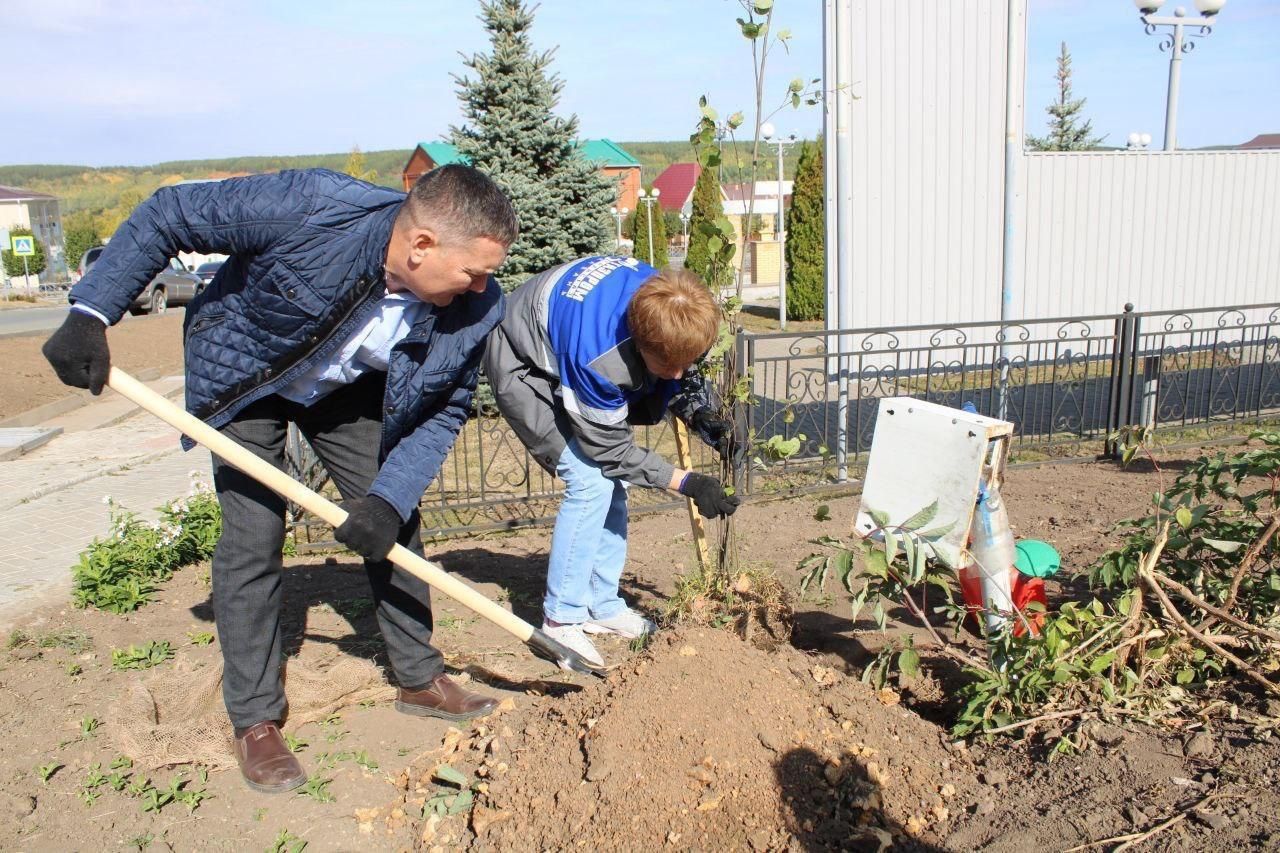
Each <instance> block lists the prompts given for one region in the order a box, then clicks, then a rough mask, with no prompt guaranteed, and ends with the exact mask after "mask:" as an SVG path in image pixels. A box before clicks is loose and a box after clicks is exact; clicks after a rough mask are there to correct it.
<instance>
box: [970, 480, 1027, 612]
mask: <svg viewBox="0 0 1280 853" xmlns="http://www.w3.org/2000/svg"><path fill="white" fill-rule="evenodd" d="M969 539H970V542H969V551H970V553H971V554H972V555H973V560H974V563H975V564H976V568H977V572H978V579H979V586H980V588H981V590H982V604H983V607H984V609H985V611H986V620H987V630H988V631H996V630H999V629H1000V628H1001V627H1003V626H1004V625H1005V624H1006V622H1007V621H1008V616H1007V614H1010V613H1012V612H1013V565H1014V561H1015V560H1016V559H1017V546H1016V544H1015V543H1014V540H1013V531H1012V530H1010V529H1009V514H1008V512H1007V511H1006V510H1005V506H1004V500H1003V498H1002V497H1001V495H1000V487H999V486H998V485H996V484H995V483H988V484H986V488H985V489H984V490H983V492H982V494H981V497H979V499H978V506H977V509H976V511H975V512H974V514H973V523H972V525H971V526H970V529H969Z"/></svg>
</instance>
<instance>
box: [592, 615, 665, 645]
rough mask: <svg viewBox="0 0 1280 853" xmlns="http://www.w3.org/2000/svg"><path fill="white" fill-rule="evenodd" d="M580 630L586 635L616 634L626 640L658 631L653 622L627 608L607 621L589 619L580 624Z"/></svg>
mask: <svg viewBox="0 0 1280 853" xmlns="http://www.w3.org/2000/svg"><path fill="white" fill-rule="evenodd" d="M582 630H583V631H585V632H586V633H588V634H617V635H619V636H621V637H626V638H627V639H628V640H631V639H634V638H636V637H639V636H641V635H643V634H652V633H654V632H655V631H657V630H658V626H657V625H655V624H654V623H653V620H651V619H646V618H645V617H644V616H642V615H640V614H639V613H637V612H636V611H634V610H632V609H631V608H630V607H628V608H627V609H626V610H623V611H622V612H621V613H618V614H617V615H615V616H610V617H609V618H608V619H589V620H587V621H586V622H584V623H582Z"/></svg>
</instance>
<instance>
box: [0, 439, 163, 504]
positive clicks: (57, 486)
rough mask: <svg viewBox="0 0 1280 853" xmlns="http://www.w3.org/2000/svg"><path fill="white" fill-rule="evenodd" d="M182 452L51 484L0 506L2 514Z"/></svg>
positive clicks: (140, 459) (156, 454)
mask: <svg viewBox="0 0 1280 853" xmlns="http://www.w3.org/2000/svg"><path fill="white" fill-rule="evenodd" d="M182 452H183V450H182V448H181V447H171V448H168V449H167V450H157V451H154V452H152V453H148V454H147V455H146V456H135V457H134V458H132V459H126V460H124V461H123V462H119V463H117V464H115V465H112V466H111V467H109V468H103V469H102V470H100V471H92V472H90V473H88V474H81V475H79V476H76V477H71V478H68V479H66V480H62V481H61V482H57V483H50V484H48V485H46V486H41V487H40V488H38V489H36V490H35V491H33V492H31V493H30V494H27V495H23V496H22V497H21V498H19V499H18V500H16V501H14V502H13V503H10V504H7V505H5V506H0V512H3V511H4V510H8V509H13V508H14V507H15V506H21V505H22V504H25V503H30V502H31V501H34V500H37V499H39V498H42V497H44V496H45V495H51V494H53V493H54V492H60V491H62V490H63V489H69V488H71V487H72V486H78V485H80V484H81V483H87V482H89V481H90V480H96V479H97V478H99V477H109V476H111V475H112V474H118V473H119V472H121V471H123V470H125V469H126V468H132V467H134V466H136V465H146V464H147V463H148V462H154V461H155V460H157V459H163V458H164V457H166V456H168V455H170V454H172V453H182Z"/></svg>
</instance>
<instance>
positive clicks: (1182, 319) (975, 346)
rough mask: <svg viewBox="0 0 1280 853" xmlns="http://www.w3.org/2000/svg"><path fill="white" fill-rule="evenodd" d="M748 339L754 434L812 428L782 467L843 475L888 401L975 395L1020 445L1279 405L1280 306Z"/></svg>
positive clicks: (1252, 413)
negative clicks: (1004, 422)
mask: <svg viewBox="0 0 1280 853" xmlns="http://www.w3.org/2000/svg"><path fill="white" fill-rule="evenodd" d="M740 346H741V348H742V349H741V353H742V357H741V363H742V364H743V365H744V366H745V367H746V368H747V370H748V371H749V372H750V375H751V377H752V390H753V395H754V397H755V398H756V400H757V402H756V404H755V405H753V406H752V407H751V408H750V411H749V425H750V427H751V429H752V430H753V431H754V433H755V435H756V436H757V437H758V438H760V437H768V436H772V435H781V436H783V437H784V438H786V439H793V438H799V437H801V436H803V439H802V442H801V452H800V453H798V454H796V455H795V456H793V457H791V458H790V459H788V460H786V461H785V462H783V463H782V467H783V468H784V469H785V468H787V467H793V468H802V469H814V468H816V469H818V470H820V471H821V472H822V473H823V475H824V476H827V477H829V478H833V479H837V480H839V479H844V478H846V477H848V476H849V475H850V474H849V472H850V471H851V470H856V468H857V467H858V466H859V464H860V463H862V462H864V461H865V459H864V457H865V454H866V452H867V451H868V450H870V447H871V437H872V434H873V432H874V430H875V418H876V410H877V407H878V404H879V400H880V398H881V397H890V396H912V397H918V398H920V399H924V400H929V401H931V402H935V403H940V404H942V405H946V406H954V407H959V406H961V405H963V404H964V403H966V402H969V403H972V404H973V405H974V406H976V407H977V409H978V411H979V412H981V413H983V414H985V415H990V416H993V417H996V416H1003V417H1004V418H1005V419H1006V420H1009V421H1011V422H1013V424H1014V426H1015V430H1016V439H1015V441H1016V443H1017V445H1019V446H1023V447H1036V446H1048V445H1053V444H1059V443H1064V442H1078V441H1081V440H1089V439H1100V438H1106V437H1107V436H1108V435H1110V434H1111V433H1112V432H1114V431H1115V430H1117V429H1119V428H1120V427H1121V426H1125V425H1130V424H1142V425H1148V424H1149V425H1151V426H1152V427H1154V428H1155V429H1157V430H1159V429H1166V428H1173V427H1187V426H1193V425H1198V424H1209V423H1214V422H1221V421H1233V420H1234V421H1239V420H1246V419H1255V418H1258V417H1261V416H1263V415H1265V414H1266V413H1268V412H1274V411H1276V410H1280V303H1267V304H1262V305H1247V306H1236V307H1227V308H1205V309H1190V310H1186V311H1174V312H1134V311H1133V310H1132V306H1126V310H1125V311H1124V312H1123V313H1120V314H1105V315H1097V316H1091V317H1057V318H1050V319H1044V320H1027V321H1022V322H1018V323H1009V324H1000V323H959V324H954V325H948V326H908V327H899V328H868V329H849V330H835V331H817V332H809V333H802V334H789V333H788V334H768V335H752V336H747V337H745V338H744V339H743V340H742V341H741V342H740ZM750 489H751V483H748V490H750Z"/></svg>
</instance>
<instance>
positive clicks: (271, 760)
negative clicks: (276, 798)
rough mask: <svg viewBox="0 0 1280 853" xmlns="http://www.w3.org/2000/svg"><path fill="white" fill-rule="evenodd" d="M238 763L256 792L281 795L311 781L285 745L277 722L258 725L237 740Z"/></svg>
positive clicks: (254, 725) (243, 732)
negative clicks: (308, 780)
mask: <svg viewBox="0 0 1280 853" xmlns="http://www.w3.org/2000/svg"><path fill="white" fill-rule="evenodd" d="M235 753H236V761H238V762H239V763H240V772H241V773H243V774H244V781H245V782H247V783H248V785H249V787H250V788H252V789H253V790H255V791H262V792H263V793H264V794H279V793H282V792H284V791H290V790H293V789H294V788H296V787H298V786H299V785H301V784H302V783H303V782H305V781H307V773H306V771H305V770H303V769H302V765H301V764H299V763H298V759H297V758H296V757H294V754H293V753H292V752H290V751H289V747H288V746H286V745H285V742H284V735H282V734H280V727H279V726H278V725H276V723H275V721H273V720H266V721H264V722H261V723H255V724H253V725H252V726H250V727H249V728H247V729H244V730H243V731H242V733H241V734H240V735H239V736H238V737H237V738H236V742H235Z"/></svg>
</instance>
